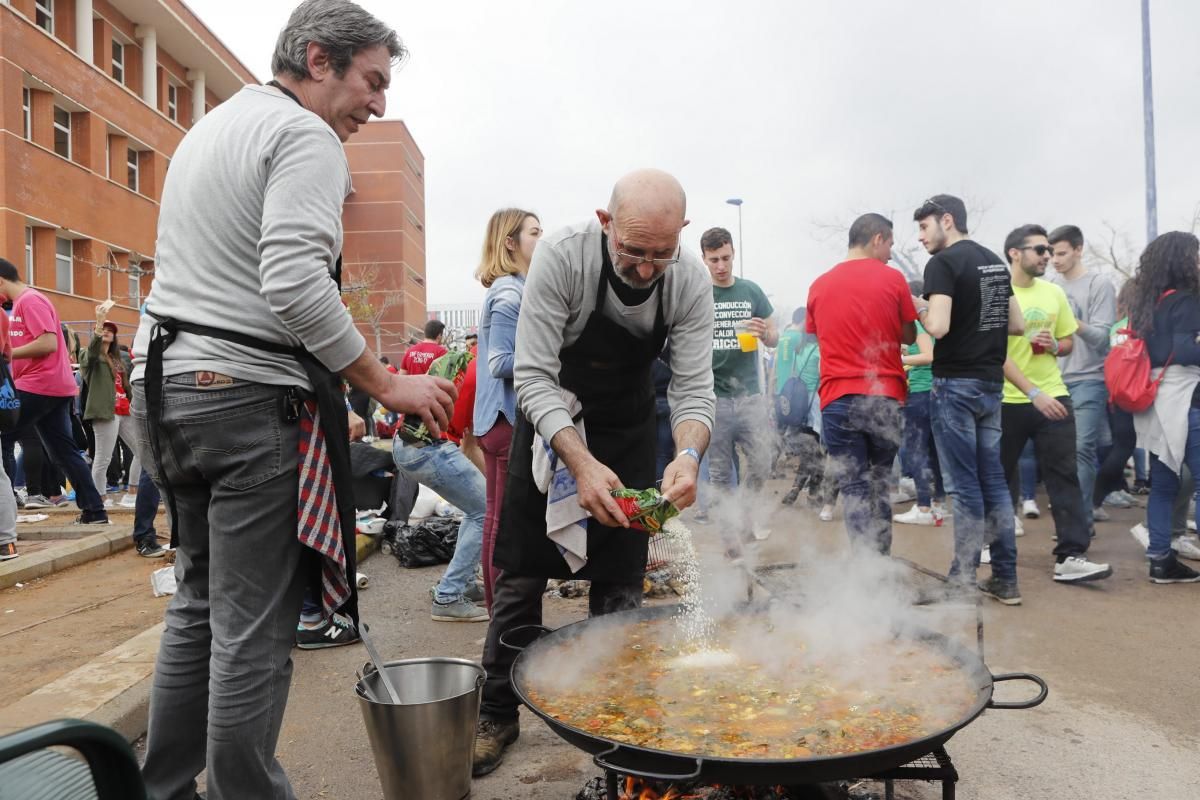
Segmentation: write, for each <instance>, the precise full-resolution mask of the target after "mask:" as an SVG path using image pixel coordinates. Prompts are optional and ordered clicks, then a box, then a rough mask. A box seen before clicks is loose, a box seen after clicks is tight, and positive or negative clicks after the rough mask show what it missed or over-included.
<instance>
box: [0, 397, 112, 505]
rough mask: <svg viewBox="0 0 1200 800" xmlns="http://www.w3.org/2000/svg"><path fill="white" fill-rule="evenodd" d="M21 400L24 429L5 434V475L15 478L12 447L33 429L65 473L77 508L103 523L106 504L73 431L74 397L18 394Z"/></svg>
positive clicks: (21, 427) (21, 420)
mask: <svg viewBox="0 0 1200 800" xmlns="http://www.w3.org/2000/svg"><path fill="white" fill-rule="evenodd" d="M17 394H19V395H20V396H21V417H20V424H19V425H20V426H19V427H18V428H17V429H16V430H13V431H9V432H8V433H6V434H4V437H3V438H4V443H5V446H4V472H5V473H6V474H9V475H11V474H12V473H13V470H14V469H15V468H16V464H15V462H14V460H13V457H12V443H15V442H16V441H17V440H19V439H20V438H21V433H22V432H23V431H26V430H28V429H29V428H30V427H32V428H34V429H35V430H36V431H37V435H38V438H39V439H40V440H41V442H42V446H43V447H45V449H46V455H48V456H49V457H50V460H51V461H52V462H53V463H54V465H55V466H56V467H58V468H59V469H61V470H62V471H63V472H64V473H65V474H66V476H67V480H69V481H70V482H71V487H72V488H73V489H74V490H75V505H77V506H79V509H80V510H81V511H83V513H84V518H85V519H103V518H104V517H105V514H104V501H103V500H101V499H100V493H99V492H97V491H96V485H95V484H94V483H93V482H92V473H91V470H90V469H88V464H87V462H86V461H84V460H83V455H82V454H81V453H80V452H79V445H78V444H77V443H76V442H75V433H74V431H73V430H72V428H71V409H72V407H73V404H74V402H75V398H74V397H51V396H49V395H44V394H31V393H30V392H18V393H17Z"/></svg>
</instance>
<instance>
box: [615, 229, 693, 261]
mask: <svg viewBox="0 0 1200 800" xmlns="http://www.w3.org/2000/svg"><path fill="white" fill-rule="evenodd" d="M618 241H620V240H619V239H618V238H617V230H616V227H614V228H613V250H614V251H615V252H616V254H617V257H618V258H620V259H621V260H622V261H625V262H626V263H628V264H629V266H631V267H636V266H638V265H639V264H641V263H642V262H645V263H647V264H653V265H654V266H656V267H669V266H671V265H672V264H677V263H679V249H680V245H676V246H675V257H674V258H650V257H649V256H647V255H645V254H642V255H634V254H633V253H626V252H625V251H624V250H622V249H621V248H620V245H618V244H617V242H618Z"/></svg>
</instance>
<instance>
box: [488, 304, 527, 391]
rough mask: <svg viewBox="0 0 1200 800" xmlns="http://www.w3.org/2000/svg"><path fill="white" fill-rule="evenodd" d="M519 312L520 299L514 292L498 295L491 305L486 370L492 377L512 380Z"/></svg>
mask: <svg viewBox="0 0 1200 800" xmlns="http://www.w3.org/2000/svg"><path fill="white" fill-rule="evenodd" d="M514 295H515V296H514ZM520 313H521V299H520V296H519V295H516V293H515V292H514V293H512V294H511V295H510V293H508V292H505V293H504V294H503V295H500V296H498V297H497V298H496V301H495V304H494V305H493V306H492V315H491V330H490V331H489V334H488V371H489V372H491V373H492V377H495V378H501V379H507V380H512V377H513V361H514V354H515V353H516V349H517V318H518V317H519V316H520Z"/></svg>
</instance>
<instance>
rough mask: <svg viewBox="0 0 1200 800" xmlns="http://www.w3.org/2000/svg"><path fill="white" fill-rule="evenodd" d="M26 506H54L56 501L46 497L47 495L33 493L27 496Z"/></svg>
mask: <svg viewBox="0 0 1200 800" xmlns="http://www.w3.org/2000/svg"><path fill="white" fill-rule="evenodd" d="M25 507H26V508H53V507H54V503H51V502H50V501H49V500H47V499H46V497H45V495H40V494H31V495H29V496H28V497H26V498H25Z"/></svg>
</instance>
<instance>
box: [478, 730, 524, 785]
mask: <svg viewBox="0 0 1200 800" xmlns="http://www.w3.org/2000/svg"><path fill="white" fill-rule="evenodd" d="M520 735H521V723H520V722H519V721H517V720H515V719H514V720H513V721H512V722H501V721H500V720H498V719H481V720H479V726H478V727H477V728H475V756H474V758H473V759H472V761H471V776H472V777H474V778H478V777H480V776H482V775H487V774H488V773H489V772H491V771H492V770H494V769H495V768H496V767H498V766H500V763H501V762H502V761H504V751H505V750H507V749H508V746H509V745H510V744H512V743H513V742H515V741H516V740H517V737H518V736H520Z"/></svg>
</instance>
